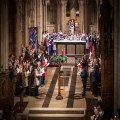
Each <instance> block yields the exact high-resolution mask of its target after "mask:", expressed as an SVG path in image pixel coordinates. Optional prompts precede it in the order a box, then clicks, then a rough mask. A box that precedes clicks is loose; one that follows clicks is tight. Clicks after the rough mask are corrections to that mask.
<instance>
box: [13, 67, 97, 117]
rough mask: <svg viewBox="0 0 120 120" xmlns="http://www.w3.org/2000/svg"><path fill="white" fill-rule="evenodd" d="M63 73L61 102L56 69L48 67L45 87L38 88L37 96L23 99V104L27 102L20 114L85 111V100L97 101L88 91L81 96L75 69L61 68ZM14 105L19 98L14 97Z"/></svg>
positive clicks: (78, 78) (79, 80)
mask: <svg viewBox="0 0 120 120" xmlns="http://www.w3.org/2000/svg"><path fill="white" fill-rule="evenodd" d="M61 70H62V71H64V73H63V74H62V76H63V77H64V79H63V80H61V95H62V96H63V99H62V100H57V99H56V96H57V95H58V80H57V78H58V69H57V68H56V67H48V70H47V77H46V80H45V85H44V86H43V87H41V88H39V94H40V95H39V96H27V97H24V102H28V104H27V106H26V108H25V110H24V111H23V113H22V114H26V115H27V114H28V113H29V110H30V109H31V108H53V109H54V108H56V109H58V108H63V109H64V108H84V109H87V103H86V99H89V98H90V99H97V98H95V97H94V96H93V95H92V94H91V92H90V91H88V92H87V94H86V96H85V97H82V96H81V91H82V83H81V79H80V76H79V74H78V70H77V67H74V66H72V65H71V66H62V67H61ZM14 101H15V104H16V103H17V102H19V101H20V98H19V97H14Z"/></svg>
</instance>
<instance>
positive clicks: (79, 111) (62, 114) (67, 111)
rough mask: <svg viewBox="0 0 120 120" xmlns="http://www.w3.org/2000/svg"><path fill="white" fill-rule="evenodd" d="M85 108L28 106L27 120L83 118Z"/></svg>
mask: <svg viewBox="0 0 120 120" xmlns="http://www.w3.org/2000/svg"><path fill="white" fill-rule="evenodd" d="M85 114H86V109H85V108H30V109H29V115H28V120H56V119H57V120H84V118H85Z"/></svg>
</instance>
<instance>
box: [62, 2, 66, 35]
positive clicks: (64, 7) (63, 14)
mask: <svg viewBox="0 0 120 120" xmlns="http://www.w3.org/2000/svg"><path fill="white" fill-rule="evenodd" d="M61 24H62V32H63V33H64V32H65V28H66V0H62V1H61Z"/></svg>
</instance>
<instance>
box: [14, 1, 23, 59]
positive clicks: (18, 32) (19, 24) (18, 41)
mask: <svg viewBox="0 0 120 120" xmlns="http://www.w3.org/2000/svg"><path fill="white" fill-rule="evenodd" d="M21 44H22V0H16V42H15V45H16V48H15V49H16V53H15V55H16V57H17V58H18V57H19V55H20V54H21Z"/></svg>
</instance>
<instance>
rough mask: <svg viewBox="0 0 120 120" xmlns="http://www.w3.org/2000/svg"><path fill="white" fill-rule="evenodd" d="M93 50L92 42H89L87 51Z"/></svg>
mask: <svg viewBox="0 0 120 120" xmlns="http://www.w3.org/2000/svg"><path fill="white" fill-rule="evenodd" d="M92 51H93V42H90V47H89V52H92Z"/></svg>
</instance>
